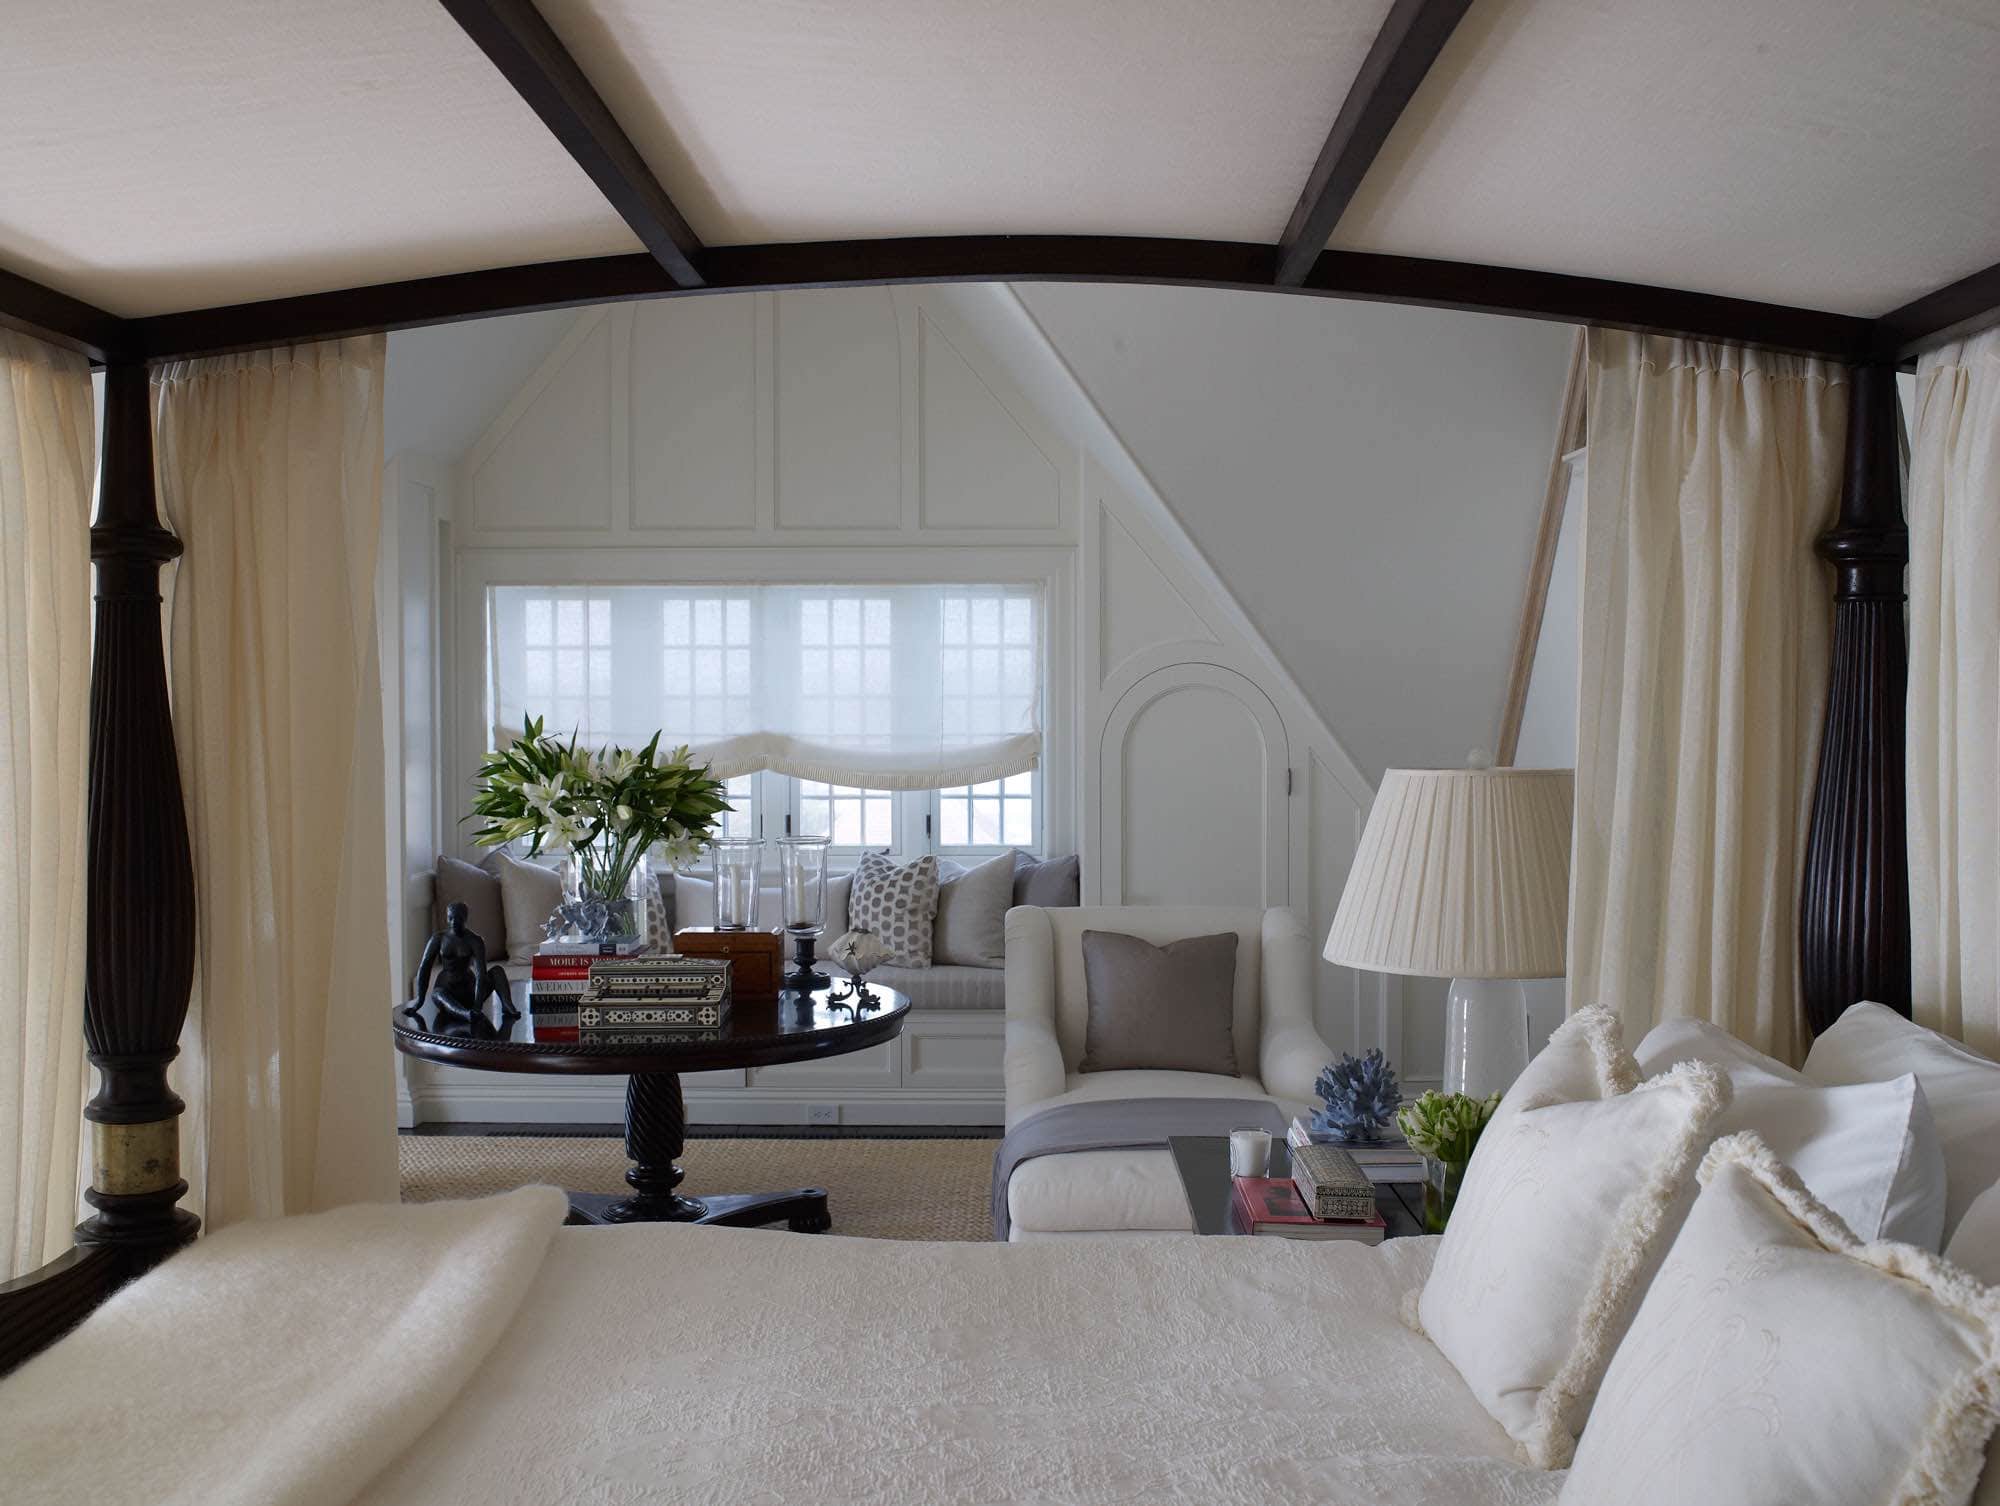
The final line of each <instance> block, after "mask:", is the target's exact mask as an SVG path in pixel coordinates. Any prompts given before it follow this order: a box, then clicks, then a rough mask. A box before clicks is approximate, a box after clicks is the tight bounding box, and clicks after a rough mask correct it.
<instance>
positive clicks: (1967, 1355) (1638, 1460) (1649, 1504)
mask: <svg viewBox="0 0 2000 1506" xmlns="http://www.w3.org/2000/svg"><path fill="white" fill-rule="evenodd" d="M1701 1182H1702V1184H1703V1190H1702V1193H1701V1195H1700V1197H1699V1198H1697V1199H1696V1201H1695V1205H1694V1208H1693V1211H1692V1212H1690V1214H1689V1215H1688V1219H1687V1222H1686V1224H1685V1225H1684V1226H1683V1227H1682V1229H1681V1234H1680V1238H1679V1239H1677V1240H1676V1241H1675V1242H1674V1247H1673V1251H1672V1253H1671V1254H1670V1255H1668V1257H1667V1260H1666V1263H1665V1264H1664V1265H1663V1266H1662V1267H1661V1269H1660V1273H1659V1275H1658V1276H1657V1277H1655V1278H1654V1281H1653V1285H1652V1289H1651V1290H1650V1291H1649V1292H1647V1294H1646V1300H1645V1302H1644V1303H1643V1304H1642V1305H1641V1306H1640V1309H1639V1314H1638V1316H1637V1317H1636V1318H1635V1319H1634V1320H1633V1322H1632V1328H1631V1331H1630V1332H1629V1333H1628V1334H1627V1335H1626V1336H1625V1341H1624V1343H1623V1344H1621V1345H1620V1346H1619V1349H1618V1354H1617V1356H1616V1358H1614V1359H1613V1360H1612V1362H1611V1370H1610V1372H1609V1373H1608V1374H1607V1375H1606V1376H1605V1378H1604V1385H1603V1388H1602V1389H1601V1390H1600V1391H1599V1392H1598V1396H1597V1405H1596V1406H1595V1407H1594V1408H1593V1409H1592V1411H1591V1414H1590V1427H1589V1428H1588V1430H1586V1431H1585V1433H1584V1435H1583V1441H1582V1443H1581V1444H1579V1445H1578V1447H1577V1451H1576V1464H1575V1466H1574V1467H1573V1468H1572V1469H1571V1470H1570V1476H1569V1479H1568V1481H1567V1482H1566V1483H1565V1484H1564V1486H1563V1492H1562V1496H1561V1501H1562V1503H1563V1506H1609V1503H1617V1506H1726V1503H1736V1502H1787V1503H1789V1502H1800V1503H1805V1502H1823V1501H1824V1502H1835V1501H1839V1502H1850V1501H1851V1502H1856V1503H1867V1506H1964V1503H1965V1502H1966V1500H1967V1499H1968V1498H1969V1497H1970V1495H1971V1492H1972V1489H1973V1485H1974V1483H1975V1481H1976V1480H1977V1479H1978V1475H1979V1470H1980V1466H1981V1462H1982V1455H1983V1452H1984V1448H1985V1444H1986V1439H1987V1435H1988V1434H1989V1433H1990V1432H1991V1431H1992V1429H1993V1422H1994V1411H1993V1408H1994V1404H1995V1403H1994V1393H1995V1388H1996V1386H2000V1292H1995V1291H1994V1290H1992V1289H1991V1288H1989V1287H1985V1286H1982V1285H1980V1284H1979V1283H1978V1282H1976V1281H1973V1280H1972V1279H1971V1278H1970V1277H1968V1276H1966V1275H1965V1274H1964V1273H1963V1272H1961V1271H1958V1270H1956V1269H1954V1268H1953V1267H1952V1266H1950V1265H1949V1264H1948V1263H1946V1262H1945V1261H1943V1260H1940V1259H1939V1258H1938V1257H1937V1256H1935V1255H1932V1254H1930V1253H1929V1252H1928V1251H1924V1250H1917V1249H1913V1248H1911V1247H1909V1246H1907V1245H1900V1244H1890V1243H1886V1242H1883V1243H1876V1244H1863V1243H1861V1242H1860V1241H1858V1240H1857V1239H1855V1237H1854V1235H1853V1234H1852V1233H1851V1232H1850V1231H1849V1230H1848V1228H1847V1227H1846V1226H1845V1225H1844V1224H1842V1223H1841V1221H1840V1219H1839V1218H1838V1217H1837V1216H1836V1215H1834V1214H1833V1213H1831V1212H1829V1211H1828V1210H1827V1209H1826V1208H1825V1207H1824V1206H1823V1205H1821V1204H1820V1203H1819V1202H1817V1201H1816V1200H1815V1199H1814V1198H1813V1196H1812V1194H1811V1193H1809V1192H1807V1191H1806V1190H1805V1187H1804V1185H1803V1184H1802V1183H1801V1182H1800V1181H1799V1180H1798V1178H1797V1177H1795V1176H1794V1175H1792V1173H1791V1172H1790V1171H1789V1170H1788V1169H1787V1168H1785V1167H1784V1166H1783V1165H1781V1164H1780V1163H1779V1162H1778V1160H1777V1158H1776V1157H1775V1156H1773V1155H1772V1154H1771V1152H1770V1150H1769V1149H1768V1148H1766V1147H1765V1146H1764V1145H1763V1144H1762V1143H1761V1142H1760V1141H1759V1140H1758V1139H1757V1137H1756V1136H1755V1135H1737V1136H1733V1137H1731V1138H1730V1139H1727V1140H1723V1141H1720V1142H1718V1143H1717V1144H1716V1146H1715V1148H1714V1149H1713V1150H1711V1151H1710V1152H1709V1154H1708V1158H1707V1159H1706V1160H1705V1161H1704V1162H1703V1163H1702V1168H1701Z"/></svg>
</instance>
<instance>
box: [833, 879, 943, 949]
mask: <svg viewBox="0 0 2000 1506" xmlns="http://www.w3.org/2000/svg"><path fill="white" fill-rule="evenodd" d="M937 901H938V860H937V859H936V858H934V857H922V858H918V859H917V860H916V861H915V862H914V863H906V864H905V865H903V866H902V867H901V868H898V867H897V866H896V865H895V864H894V863H892V862H890V861H889V859H888V858H886V857H884V856H883V855H882V854H881V853H879V852H871V853H869V854H868V855H867V856H866V857H864V858H862V860H861V862H860V864H859V866H857V867H856V868H855V870H854V886H853V888H852V889H851V890H849V892H848V896H847V924H848V928H849V929H850V930H855V931H872V932H874V933H875V935H876V936H877V937H878V938H879V939H880V940H881V942H882V944H883V945H884V946H886V947H887V948H888V949H889V961H890V962H891V963H892V964H894V965H895V966H897V967H929V966H930V965H931V923H932V921H934V920H935V919H936V918H937Z"/></svg>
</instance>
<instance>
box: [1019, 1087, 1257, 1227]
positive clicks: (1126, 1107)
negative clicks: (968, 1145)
mask: <svg viewBox="0 0 2000 1506" xmlns="http://www.w3.org/2000/svg"><path fill="white" fill-rule="evenodd" d="M1234 1129H1264V1130H1269V1131H1270V1132H1271V1133H1272V1134H1273V1135H1274V1136H1277V1137H1278V1138H1280V1139H1282V1138H1283V1137H1284V1133H1285V1120H1284V1116H1283V1115H1281V1114H1280V1113H1279V1112H1278V1110H1277V1106H1276V1105H1275V1104H1272V1103H1270V1102H1268V1101H1267V1100H1265V1099H1262V1098H1100V1099H1096V1100H1093V1101H1091V1102H1087V1103H1058V1104H1052V1105H1050V1106H1049V1107H1048V1108H1045V1109H1042V1110H1041V1111H1039V1112H1038V1113H1033V1114H1030V1115H1029V1116H1028V1117H1027V1118H1026V1119H1023V1120H1022V1121H1021V1122H1020V1123H1019V1124H1017V1125H1015V1126H1014V1127H1013V1128H1012V1129H1010V1130H1009V1131H1007V1138H1006V1139H1004V1140H1002V1141H1001V1142H1000V1146H999V1149H997V1150H995V1151H994V1152H993V1237H994V1238H995V1239H1005V1238H1006V1237H1007V1229H1008V1217H1007V1179H1008V1178H1009V1177H1011V1176H1013V1175H1014V1168H1015V1167H1017V1166H1019V1165H1020V1164H1021V1163H1022V1162H1023V1161H1032V1160H1034V1159H1035V1157H1037V1156H1059V1155H1062V1154H1064V1153H1065V1152H1068V1151H1073V1150H1139V1149H1148V1148H1152V1147H1158V1148H1159V1149H1162V1150H1164V1149H1165V1148H1166V1144H1167V1137H1168V1136H1169V1135H1226V1134H1228V1133H1229V1132H1230V1131H1231V1130H1234Z"/></svg>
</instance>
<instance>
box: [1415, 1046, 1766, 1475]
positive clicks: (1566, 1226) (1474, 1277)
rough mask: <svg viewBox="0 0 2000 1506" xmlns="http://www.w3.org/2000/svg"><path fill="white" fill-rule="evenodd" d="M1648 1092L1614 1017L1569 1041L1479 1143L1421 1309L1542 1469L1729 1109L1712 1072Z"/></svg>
mask: <svg viewBox="0 0 2000 1506" xmlns="http://www.w3.org/2000/svg"><path fill="white" fill-rule="evenodd" d="M1545 1059H1547V1060H1545ZM1637 1077H1638V1070H1637V1068H1636V1066H1635V1065H1634V1064H1633V1062H1632V1058H1631V1057H1630V1056H1629V1055H1628V1054H1626V1052H1625V1050H1624V1048H1623V1046H1622V1044H1621V1043H1620V1040H1619V1033H1618V1021H1617V1017H1616V1016H1615V1015H1613V1014H1612V1013H1611V1012H1610V1011H1609V1010H1606V1009H1601V1008H1600V1009H1587V1010H1582V1011H1579V1012H1578V1013H1577V1014H1574V1015H1572V1016H1571V1017H1570V1018H1569V1019H1568V1020H1566V1021H1565V1022H1564V1023H1563V1024H1562V1025H1561V1026H1560V1027H1559V1028H1558V1029H1557V1030H1556V1032H1555V1034H1554V1035H1553V1036H1551V1037H1550V1038H1549V1044H1548V1046H1547V1048H1546V1049H1545V1050H1544V1051H1543V1052H1542V1053H1541V1055H1539V1056H1537V1057H1536V1059H1535V1061H1534V1062H1531V1063H1530V1064H1529V1067H1528V1070H1527V1071H1526V1072H1525V1073H1523V1074H1522V1078H1523V1082H1524V1083H1526V1084H1527V1087H1528V1091H1527V1092H1525V1093H1523V1092H1519V1091H1515V1090H1510V1091H1509V1093H1508V1095H1507V1098H1506V1100H1505V1101H1504V1102H1503V1103H1502V1104H1501V1108H1500V1111H1499V1112H1498V1113H1496V1114H1495V1115H1494V1118H1493V1122H1492V1123H1491V1124H1489V1125H1488V1126H1487V1128H1486V1132H1485V1134H1484V1135H1483V1136H1481V1138H1480V1141H1479V1147H1478V1149H1477V1150H1476V1151H1475V1152H1474V1154H1473V1157H1472V1163H1471V1165H1469V1166H1468V1167H1467V1168H1466V1173H1465V1183H1464V1186H1463V1187H1462V1188H1461V1189H1460V1191H1459V1195H1458V1202H1457V1204H1456V1206H1455V1207H1454V1209H1453V1211H1452V1216H1451V1222H1450V1224H1449V1225H1447V1226H1446V1228H1445V1232H1444V1238H1443V1240H1442V1242H1441V1243H1440V1244H1439V1246H1438V1254H1437V1263H1436V1264H1435V1265H1434V1266H1433V1267H1432V1269H1431V1275H1430V1279H1429V1281H1428V1282H1426V1283H1425V1285H1424V1290H1423V1295H1422V1296H1421V1298H1420V1299H1419V1300H1418V1304H1417V1316H1418V1318H1419V1320H1420V1321H1421V1323H1422V1325H1423V1328H1424V1331H1425V1332H1426V1333H1428V1334H1429V1335H1430V1337H1431V1339H1432V1341H1433V1342H1434V1343H1436V1345H1437V1346H1438V1348H1439V1349H1440V1350H1442V1351H1443V1352H1444V1355H1445V1357H1446V1358H1447V1359H1449V1360H1450V1361H1451V1362H1452V1364H1453V1365H1454V1366H1456V1367H1457V1369H1458V1373H1459V1374H1460V1375H1461V1376H1463V1377H1464V1379H1465V1383H1466V1384H1467V1385H1468V1386H1469V1387H1470V1388H1471V1389H1472V1393H1473V1395H1475V1396H1476V1397H1478V1398H1479V1401H1480V1404H1481V1405H1482V1406H1484V1407H1485V1408H1486V1410H1487V1411H1488V1412H1490V1413H1491V1414H1492V1415H1493V1418H1494V1420H1495V1421H1497V1422H1498V1423H1499V1424H1500V1425H1501V1426H1502V1427H1504V1428H1505V1429H1506V1430H1507V1432H1508V1433H1509V1434H1510V1435H1511V1436H1512V1437H1513V1438H1514V1440H1515V1441H1516V1442H1517V1443H1519V1444H1520V1445H1521V1452H1522V1455H1523V1457H1524V1458H1526V1459H1527V1461H1528V1462H1529V1463H1530V1464H1534V1465H1538V1466H1540V1467H1541V1468H1544V1469H1559V1468H1561V1467H1562V1466H1563V1465H1565V1464H1567V1463H1568V1462H1569V1458H1570V1452H1571V1450H1572V1449H1573V1448H1574V1447H1575V1445H1576V1435H1577V1432H1578V1430H1579V1429H1581V1428H1582V1426H1583V1421H1584V1417H1585V1415H1586V1414H1587V1413H1588V1412H1589V1410H1590V1404H1591V1398H1592V1397H1593V1396H1594V1395H1595V1394H1596V1392H1597V1385H1598V1382H1599V1380H1601V1379H1602V1377H1603V1375H1604V1369H1605V1366H1607V1365H1608V1364H1609V1363H1610V1362H1611V1354H1612V1351H1613V1350H1614V1349H1616V1348H1617V1347H1618V1340H1619V1338H1620V1336H1621V1335H1622V1334H1623V1333H1624V1332H1625V1327H1626V1325H1627V1324H1628V1323H1629V1322H1630V1321H1631V1317H1632V1313H1633V1311H1634V1309H1635V1308H1636V1307H1637V1306H1638V1302H1639V1298H1640V1297H1641V1296H1642V1295H1643V1294H1644V1292H1645V1289H1646V1283H1647V1281H1648V1279H1649V1278H1650V1277H1651V1274H1652V1272H1653V1270H1654V1269H1655V1268H1656V1267H1657V1266H1658V1264H1659V1262H1660V1259H1661V1258H1662V1257H1663V1256H1664V1254H1665V1252H1666V1246H1667V1245H1668V1244H1669V1243H1670V1242H1671V1241H1672V1239H1673V1232H1674V1227H1675V1224H1676V1220H1677V1218H1678V1215H1679V1212H1680V1210H1681V1209H1682V1208H1683V1207H1685V1205H1686V1202H1687V1193H1688V1189H1689V1188H1690V1187H1691V1186H1692V1183H1693V1178H1694V1170H1695V1166H1696V1164H1697V1163H1698V1162H1699V1161H1700V1160H1701V1154H1702V1152H1703V1151H1704V1150H1706V1149H1707V1148H1708V1143H1709V1140H1710V1138H1711V1126H1712V1124H1713V1123H1714V1120H1715V1118H1716V1116H1717V1115H1718V1114H1719V1113H1721V1111H1722V1110H1723V1108H1725V1107H1726V1106H1727V1104H1728V1102H1729V1079H1728V1078H1727V1077H1726V1076H1724V1075H1723V1074H1722V1073H1721V1072H1719V1071H1717V1070H1716V1069H1715V1068H1714V1067H1711V1066H1709V1065H1708V1064H1707V1063H1706V1062H1688V1063H1685V1064H1683V1065H1681V1066H1678V1067H1675V1068H1674V1069H1673V1070H1672V1071H1670V1072H1668V1073H1666V1074H1664V1075H1662V1076H1660V1077H1657V1078H1655V1079H1654V1080H1653V1081H1651V1082H1648V1083H1640V1084H1638V1085H1637V1086H1634V1085H1633V1084H1634V1083H1635V1082H1636V1079H1637ZM1555 1083H1566V1084H1567V1085H1568V1091H1570V1092H1574V1093H1576V1094H1577V1096H1575V1097H1565V1096H1563V1090H1554V1089H1551V1087H1550V1086H1549V1085H1551V1084H1555ZM1521 1087H1522V1083H1517V1084H1516V1085H1515V1089H1516V1090H1518V1089H1520V1088H1521Z"/></svg>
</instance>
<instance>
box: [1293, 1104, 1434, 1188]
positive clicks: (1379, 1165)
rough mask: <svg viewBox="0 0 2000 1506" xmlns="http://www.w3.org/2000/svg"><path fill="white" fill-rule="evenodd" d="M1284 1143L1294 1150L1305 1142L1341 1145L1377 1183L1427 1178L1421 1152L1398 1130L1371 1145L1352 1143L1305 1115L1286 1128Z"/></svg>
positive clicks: (1391, 1131) (1389, 1132) (1418, 1180)
mask: <svg viewBox="0 0 2000 1506" xmlns="http://www.w3.org/2000/svg"><path fill="white" fill-rule="evenodd" d="M1285 1143H1286V1144H1287V1145H1289V1146H1291V1148H1292V1149H1293V1150H1297V1149H1299V1148H1300V1147H1301V1146H1305V1145H1338V1146H1339V1147H1340V1148H1341V1149H1342V1150H1344V1151H1346V1152H1347V1153H1348V1154H1349V1155H1350V1156H1352V1157H1354V1162H1355V1164H1356V1165H1357V1166H1359V1167H1360V1168H1361V1170H1362V1172H1363V1173H1364V1174H1365V1175H1366V1176H1367V1178H1368V1180H1369V1181H1371V1182H1374V1183H1376V1184H1378V1185H1380V1184H1383V1183H1388V1182H1421V1181H1422V1180H1423V1179H1424V1158H1423V1155H1422V1153H1421V1152H1419V1151H1414V1150H1412V1149H1410V1143H1409V1142H1408V1141H1407V1140H1405V1139H1404V1138H1403V1136H1402V1132H1401V1131H1399V1130H1393V1129H1392V1130H1390V1131H1388V1132H1387V1134H1386V1135H1385V1137H1384V1138H1383V1139H1381V1140H1378V1141H1376V1142H1374V1143H1373V1144H1371V1145H1350V1144H1348V1143H1347V1142H1346V1141H1345V1140H1336V1139H1334V1138H1333V1136H1331V1135H1328V1134H1323V1133H1321V1132H1320V1131H1318V1130H1315V1129H1314V1128H1313V1127H1312V1126H1311V1125H1310V1124H1308V1123H1307V1122H1306V1120H1305V1117H1304V1116H1303V1115H1300V1116H1298V1117H1296V1118H1294V1119H1293V1120H1292V1127H1291V1128H1290V1129H1289V1130H1287V1131H1286V1132H1285Z"/></svg>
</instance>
